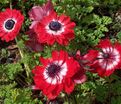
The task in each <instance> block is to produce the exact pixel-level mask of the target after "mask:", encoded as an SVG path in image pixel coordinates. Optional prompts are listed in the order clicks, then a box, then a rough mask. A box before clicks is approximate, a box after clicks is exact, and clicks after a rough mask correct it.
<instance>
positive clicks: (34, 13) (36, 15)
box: [28, 0, 53, 28]
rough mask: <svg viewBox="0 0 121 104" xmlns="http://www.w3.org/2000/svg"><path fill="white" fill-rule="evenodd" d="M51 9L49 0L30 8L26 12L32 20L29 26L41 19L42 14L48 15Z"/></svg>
mask: <svg viewBox="0 0 121 104" xmlns="http://www.w3.org/2000/svg"><path fill="white" fill-rule="evenodd" d="M52 10H53V5H52V2H51V0H48V2H47V3H46V4H45V5H43V6H42V7H41V6H34V7H32V9H31V10H30V11H29V12H28V14H29V17H30V19H31V20H33V22H32V24H31V26H30V28H33V27H34V25H35V24H36V23H37V22H38V21H40V20H41V19H43V17H44V16H47V15H49V13H50V12H51V11H52Z"/></svg>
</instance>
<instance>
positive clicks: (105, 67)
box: [84, 39, 121, 77]
mask: <svg viewBox="0 0 121 104" xmlns="http://www.w3.org/2000/svg"><path fill="white" fill-rule="evenodd" d="M97 48H99V50H90V51H89V52H88V54H86V55H85V56H84V59H85V60H88V61H90V59H89V57H92V59H91V62H88V63H87V65H89V66H90V69H93V70H91V71H92V72H97V73H98V74H99V76H102V77H103V76H110V75H111V74H112V73H113V72H114V71H115V70H116V69H118V68H120V67H121V44H119V43H117V42H116V43H114V44H112V43H111V42H110V40H109V39H104V40H101V41H100V43H99V45H98V46H97Z"/></svg>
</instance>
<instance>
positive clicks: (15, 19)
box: [3, 18, 17, 32]
mask: <svg viewBox="0 0 121 104" xmlns="http://www.w3.org/2000/svg"><path fill="white" fill-rule="evenodd" d="M8 20H13V21H14V22H15V24H14V26H13V28H12V29H11V30H8V29H6V28H5V23H6V22H7V21H8ZM16 22H17V21H16V19H15V18H8V19H6V20H5V21H4V23H3V29H4V30H5V31H6V32H11V31H13V30H14V28H15V25H16Z"/></svg>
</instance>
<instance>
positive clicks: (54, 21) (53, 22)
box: [35, 11, 75, 45]
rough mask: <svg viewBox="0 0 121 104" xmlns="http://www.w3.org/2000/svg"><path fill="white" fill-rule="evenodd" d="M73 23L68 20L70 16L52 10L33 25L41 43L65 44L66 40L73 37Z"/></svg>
mask: <svg viewBox="0 0 121 104" xmlns="http://www.w3.org/2000/svg"><path fill="white" fill-rule="evenodd" d="M74 27H75V23H74V22H71V21H70V17H68V16H65V15H61V16H58V15H57V14H56V12H54V11H52V12H51V13H50V15H48V16H46V17H44V18H43V19H42V20H41V21H40V22H39V23H38V24H37V26H36V27H35V32H36V34H37V36H38V40H39V41H40V42H41V43H47V44H49V45H53V44H54V42H55V41H56V42H58V43H59V44H61V45H67V44H68V41H69V40H71V39H73V38H74V30H73V28H74Z"/></svg>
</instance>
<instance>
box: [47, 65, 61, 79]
mask: <svg viewBox="0 0 121 104" xmlns="http://www.w3.org/2000/svg"><path fill="white" fill-rule="evenodd" d="M60 69H61V67H60V66H59V65H56V64H51V65H50V66H49V67H48V68H47V72H48V75H49V76H50V77H54V76H55V75H56V74H58V72H59V71H60Z"/></svg>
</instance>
